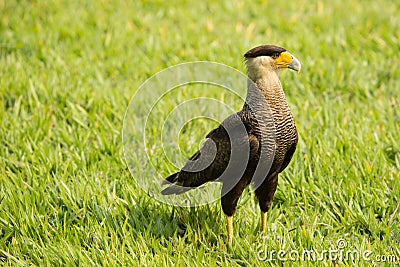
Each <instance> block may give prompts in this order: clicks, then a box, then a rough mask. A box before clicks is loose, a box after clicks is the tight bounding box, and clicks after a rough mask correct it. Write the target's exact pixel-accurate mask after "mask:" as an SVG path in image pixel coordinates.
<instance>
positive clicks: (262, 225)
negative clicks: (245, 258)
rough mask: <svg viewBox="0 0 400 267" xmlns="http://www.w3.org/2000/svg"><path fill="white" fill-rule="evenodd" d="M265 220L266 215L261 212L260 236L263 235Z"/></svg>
mask: <svg viewBox="0 0 400 267" xmlns="http://www.w3.org/2000/svg"><path fill="white" fill-rule="evenodd" d="M266 220H267V213H266V212H263V211H262V212H261V234H264V233H265V225H266Z"/></svg>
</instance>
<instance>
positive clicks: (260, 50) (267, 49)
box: [244, 45, 286, 58]
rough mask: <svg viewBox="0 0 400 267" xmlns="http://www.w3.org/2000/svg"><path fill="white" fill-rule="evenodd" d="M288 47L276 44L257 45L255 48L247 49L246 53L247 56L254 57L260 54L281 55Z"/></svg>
mask: <svg viewBox="0 0 400 267" xmlns="http://www.w3.org/2000/svg"><path fill="white" fill-rule="evenodd" d="M285 51H286V49H285V48H282V47H279V46H276V45H260V46H257V47H254V48H253V49H251V50H249V51H247V53H246V54H244V57H245V58H254V57H259V56H270V57H271V56H274V55H277V54H278V55H279V54H280V53H282V52H285Z"/></svg>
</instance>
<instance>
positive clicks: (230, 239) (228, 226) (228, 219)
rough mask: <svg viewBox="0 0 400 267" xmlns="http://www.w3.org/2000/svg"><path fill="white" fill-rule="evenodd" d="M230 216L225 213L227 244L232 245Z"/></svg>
mask: <svg viewBox="0 0 400 267" xmlns="http://www.w3.org/2000/svg"><path fill="white" fill-rule="evenodd" d="M232 217H233V216H228V215H226V228H227V231H228V244H229V246H231V245H232V239H233V223H232Z"/></svg>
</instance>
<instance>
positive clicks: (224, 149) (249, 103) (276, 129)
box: [161, 45, 301, 245]
mask: <svg viewBox="0 0 400 267" xmlns="http://www.w3.org/2000/svg"><path fill="white" fill-rule="evenodd" d="M244 62H245V66H246V73H247V78H248V83H247V97H246V101H245V103H244V105H243V108H242V110H240V111H239V112H237V113H234V114H232V115H230V116H229V117H227V118H226V119H225V120H224V121H222V122H221V123H220V125H219V126H218V127H217V128H215V129H213V130H211V131H210V132H209V133H208V134H207V135H206V140H205V141H204V143H203V145H202V147H201V148H200V149H199V150H198V151H197V152H196V153H194V154H193V156H192V157H190V158H189V159H188V160H187V162H186V163H185V166H184V167H183V168H182V169H181V170H180V171H178V172H176V173H173V174H171V175H170V176H168V177H167V178H165V180H164V181H163V182H162V184H163V185H168V187H166V188H165V189H163V190H162V191H161V193H162V194H163V195H171V194H182V193H184V192H186V191H188V190H192V189H195V188H198V187H200V186H201V185H203V184H205V183H208V182H211V181H217V182H222V189H221V206H222V210H223V212H224V214H225V216H226V224H227V238H228V244H229V245H232V240H233V215H234V213H235V212H236V208H237V204H238V200H239V198H240V196H241V195H242V193H243V190H244V189H245V188H246V187H247V186H248V185H250V184H251V183H253V184H257V185H256V186H255V190H254V192H255V195H256V198H257V200H258V204H259V207H260V211H261V232H262V233H263V232H265V229H266V214H267V212H268V210H269V209H270V207H271V204H272V201H273V197H274V194H275V191H276V189H277V184H278V175H279V174H280V173H281V172H282V171H283V170H284V169H285V168H286V167H287V166H288V164H289V162H290V161H291V159H292V156H293V154H294V152H295V150H296V146H297V143H298V132H297V129H296V125H295V121H294V118H293V115H292V113H291V111H290V108H289V105H288V102H287V100H286V97H285V94H284V91H283V88H282V84H281V82H280V80H279V76H278V73H279V72H280V70H282V69H291V70H294V71H296V72H300V69H301V64H300V61H299V60H298V59H297V58H296V57H294V56H293V55H292V54H291V53H290V52H288V51H287V50H286V49H285V48H282V47H279V46H276V45H260V46H257V47H254V48H252V49H250V50H249V51H247V52H246V53H245V54H244ZM260 166H261V167H260ZM256 176H257V177H256Z"/></svg>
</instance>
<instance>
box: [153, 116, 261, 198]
mask: <svg viewBox="0 0 400 267" xmlns="http://www.w3.org/2000/svg"><path fill="white" fill-rule="evenodd" d="M246 118H248V116H247V117H246V116H242V113H238V114H234V115H232V116H230V117H228V118H227V119H226V120H224V122H223V123H221V125H220V126H219V127H218V128H216V129H214V130H212V131H211V132H210V133H209V134H208V135H207V136H206V138H207V140H206V141H205V142H204V144H203V146H202V148H201V149H200V150H199V151H197V152H196V153H195V154H194V155H193V156H192V157H191V158H190V159H189V160H188V161H187V162H186V164H185V166H184V167H183V168H182V170H181V171H179V172H177V173H175V174H173V175H171V176H169V177H168V178H167V179H166V181H167V182H164V184H165V183H172V185H170V186H169V187H167V188H165V189H164V190H163V191H162V192H161V193H162V194H164V195H168V194H180V193H183V192H185V191H188V190H190V189H193V188H195V187H198V186H200V185H202V184H204V183H206V182H209V181H214V180H224V179H240V178H241V175H240V174H243V173H244V171H245V169H246V167H247V163H248V162H249V159H251V158H253V157H254V156H255V155H256V154H257V151H258V147H259V140H258V138H257V137H256V136H255V135H254V134H252V132H251V130H250V129H251V128H252V127H253V125H252V121H251V120H249V119H246ZM231 155H232V157H231Z"/></svg>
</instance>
